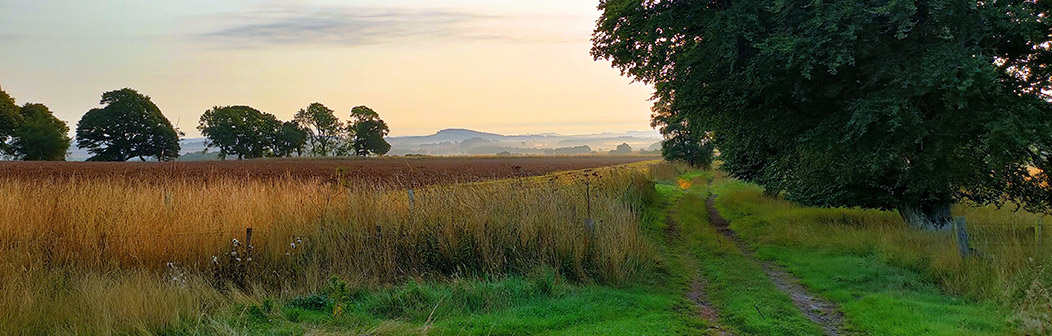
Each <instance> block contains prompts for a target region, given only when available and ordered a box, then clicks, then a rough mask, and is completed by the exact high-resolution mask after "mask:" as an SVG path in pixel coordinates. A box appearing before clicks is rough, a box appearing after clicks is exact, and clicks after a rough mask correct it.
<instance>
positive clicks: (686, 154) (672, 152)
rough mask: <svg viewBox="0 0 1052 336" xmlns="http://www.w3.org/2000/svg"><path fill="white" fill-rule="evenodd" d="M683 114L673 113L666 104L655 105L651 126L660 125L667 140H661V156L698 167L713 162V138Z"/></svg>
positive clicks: (706, 165) (707, 165)
mask: <svg viewBox="0 0 1052 336" xmlns="http://www.w3.org/2000/svg"><path fill="white" fill-rule="evenodd" d="M692 125H694V124H692V123H690V121H689V120H688V119H687V118H686V116H684V115H682V114H675V113H671V110H669V109H668V108H667V105H664V104H660V103H658V104H655V105H654V114H653V115H652V121H651V123H650V126H652V127H658V128H659V130H660V131H661V134H662V135H664V136H665V140H664V141H661V156H662V157H664V158H665V160H668V161H683V162H686V163H687V164H689V165H691V166H693V167H697V168H708V167H709V165H711V164H712V157H713V149H714V147H715V146H714V144H713V143H712V138H711V137H710V136H709V135H708V134H707V133H706V132H705V131H704V130H701V129H697V128H696V127H692Z"/></svg>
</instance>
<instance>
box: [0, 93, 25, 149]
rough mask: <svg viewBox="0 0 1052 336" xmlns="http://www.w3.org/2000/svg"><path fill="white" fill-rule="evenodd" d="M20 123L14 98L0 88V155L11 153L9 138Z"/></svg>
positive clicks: (20, 116)
mask: <svg viewBox="0 0 1052 336" xmlns="http://www.w3.org/2000/svg"><path fill="white" fill-rule="evenodd" d="M21 123H22V115H21V114H19V112H18V105H15V100H14V98H11V96H9V95H8V94H7V92H4V90H3V89H0V157H4V156H8V155H12V154H13V153H12V152H11V140H12V137H13V136H14V134H15V129H16V128H18V125H19V124H21Z"/></svg>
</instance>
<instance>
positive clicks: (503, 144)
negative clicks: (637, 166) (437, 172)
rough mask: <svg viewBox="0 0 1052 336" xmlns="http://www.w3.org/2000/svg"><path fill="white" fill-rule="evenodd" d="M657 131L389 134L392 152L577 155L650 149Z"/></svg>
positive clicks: (455, 131) (658, 140)
mask: <svg viewBox="0 0 1052 336" xmlns="http://www.w3.org/2000/svg"><path fill="white" fill-rule="evenodd" d="M661 139H662V138H661V134H660V133H658V132H657V131H642V132H640V131H633V132H623V133H599V134H581V135H561V134H556V133H543V134H523V135H502V134H496V133H487V132H479V131H475V130H469V129H444V130H441V131H438V132H437V133H435V134H432V135H424V136H402V137H390V138H388V139H387V141H388V142H390V143H391V152H390V153H389V154H391V155H405V154H428V155H480V154H504V153H510V154H557V153H558V154H563V153H575V154H580V153H582V151H583V148H588V149H589V150H592V151H596V152H605V151H609V150H612V149H614V148H616V147H617V145H620V144H622V143H627V144H628V145H629V146H632V148H653V146H654V144H656V143H659V142H660V141H661Z"/></svg>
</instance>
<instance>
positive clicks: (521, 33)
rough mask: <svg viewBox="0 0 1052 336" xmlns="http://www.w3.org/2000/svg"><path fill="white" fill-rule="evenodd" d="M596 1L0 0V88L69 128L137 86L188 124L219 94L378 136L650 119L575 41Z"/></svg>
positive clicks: (629, 126)
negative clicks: (314, 108)
mask: <svg viewBox="0 0 1052 336" xmlns="http://www.w3.org/2000/svg"><path fill="white" fill-rule="evenodd" d="M596 4H597V1H596V0H518V1H510V0H456V1H454V0H426V1H425V0H401V1H399V0H388V1H381V0H354V1H333V0H329V1H321V0H314V1H278V0H266V1H264V0H226V1H216V0H163V1H162V0H150V1H142V0H90V1H85V0H0V87H2V88H3V90H4V91H7V93H9V94H11V96H13V97H14V98H15V100H16V101H17V102H18V103H19V104H23V103H25V102H40V103H44V104H46V105H47V106H49V107H50V108H51V110H52V111H55V114H56V116H57V117H58V118H59V119H62V120H65V121H67V122H68V123H69V125H70V128H75V127H76V122H77V121H78V120H80V117H81V115H83V114H84V113H85V112H87V111H88V110H89V109H91V108H94V107H97V106H98V102H99V99H100V97H101V94H102V93H103V92H104V91H109V90H114V89H119V88H123V87H131V88H134V89H136V90H139V91H140V92H142V93H145V94H147V95H149V96H150V97H151V98H152V99H153V101H154V103H156V104H157V105H158V106H159V107H160V108H161V111H163V112H164V114H165V115H166V116H167V117H168V119H170V120H171V121H172V123H175V124H177V126H178V127H179V128H180V129H181V130H183V131H184V132H186V133H187V136H188V137H196V136H199V133H198V131H197V130H196V126H197V119H198V118H199V117H200V115H201V113H203V112H204V111H205V110H206V109H208V108H210V107H212V106H216V105H249V106H252V107H255V108H257V109H259V110H262V111H264V112H268V113H272V114H274V115H277V116H278V118H281V119H283V120H288V119H290V118H291V117H292V115H293V114H294V113H295V112H296V111H297V110H298V109H300V108H303V107H305V106H307V105H308V104H310V103H311V102H315V101H318V102H321V103H323V104H325V105H326V106H328V107H329V108H331V109H333V110H335V111H336V114H337V116H339V117H340V118H341V119H344V120H346V118H347V115H348V114H349V113H350V109H351V107H354V106H357V105H367V106H369V107H372V108H373V109H375V110H376V111H378V112H379V113H380V116H381V117H382V118H383V119H385V120H386V121H387V123H388V124H389V125H390V127H391V135H394V136H397V135H417V134H429V133H433V132H435V131H437V130H440V129H443V128H453V127H456V128H471V129H476V130H480V131H489V132H498V133H509V134H521V133H542V132H557V133H564V134H582V133H598V132H605V131H611V132H613V131H641V130H649V129H650V127H649V115H650V113H649V107H650V103H649V102H648V101H647V99H648V98H649V96H650V93H651V91H652V90H651V89H650V88H649V87H647V86H645V85H642V84H638V83H636V84H631V83H630V81H629V80H628V79H627V78H625V77H622V76H620V74H619V73H618V72H617V70H615V69H613V68H611V67H610V65H609V63H607V62H605V61H599V62H596V61H593V60H592V57H591V56H590V55H589V53H588V51H589V47H590V42H589V41H588V39H589V37H590V34H591V31H592V29H593V25H594V22H595V19H596V18H597V17H598V15H599V14H598V12H597V10H596V8H595V6H596Z"/></svg>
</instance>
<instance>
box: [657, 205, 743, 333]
mask: <svg viewBox="0 0 1052 336" xmlns="http://www.w3.org/2000/svg"><path fill="white" fill-rule="evenodd" d="M667 209H668V211H667V212H666V214H665V241H666V243H667V244H668V245H669V247H671V248H674V249H675V251H673V252H674V253H676V254H678V255H679V258H681V260H680V262H682V263H684V267H685V268H686V269H687V270H689V271H690V272H691V280H690V288H689V290H688V291H687V292H686V293H684V296H686V297H687V299H688V300H690V301H691V302H693V303H694V306H695V307H697V308H698V317H699V318H701V319H702V320H703V321H705V324H706V325H708V326H709V327H708V329H707V331H708V332H709V334H710V335H724V336H733V335H735V334H734V333H733V332H731V331H730V330H728V329H727V328H726V327H724V326H723V325H722V324H720V312H719V310H718V309H716V306H715V305H713V304H712V302H711V301H709V297H708V295H707V294H706V290H707V288H708V282H707V281H705V277H703V276H701V270H700V267H699V266H698V264H697V261H696V260H694V256H693V255H691V254H690V253H689V251H683V249H684V248H685V247H684V246H683V237H682V230H681V229H680V227H679V223H677V222H676V220H675V219H673V217H674V216H675V214H676V212H675V211H674V210H672V206H671V205H669V206H668V207H667Z"/></svg>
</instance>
